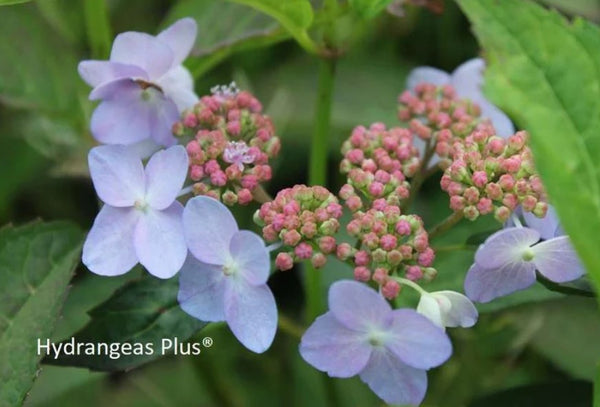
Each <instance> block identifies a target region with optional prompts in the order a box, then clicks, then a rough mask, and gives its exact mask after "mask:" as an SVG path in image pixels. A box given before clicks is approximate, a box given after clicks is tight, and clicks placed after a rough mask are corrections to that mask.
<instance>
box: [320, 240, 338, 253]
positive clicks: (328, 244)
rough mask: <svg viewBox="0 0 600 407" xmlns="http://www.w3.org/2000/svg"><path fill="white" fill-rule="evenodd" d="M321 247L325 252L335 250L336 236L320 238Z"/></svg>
mask: <svg viewBox="0 0 600 407" xmlns="http://www.w3.org/2000/svg"><path fill="white" fill-rule="evenodd" d="M319 249H320V250H321V251H322V252H323V253H325V254H329V253H332V252H334V251H335V249H336V245H335V238H334V237H333V236H324V237H322V238H320V239H319Z"/></svg>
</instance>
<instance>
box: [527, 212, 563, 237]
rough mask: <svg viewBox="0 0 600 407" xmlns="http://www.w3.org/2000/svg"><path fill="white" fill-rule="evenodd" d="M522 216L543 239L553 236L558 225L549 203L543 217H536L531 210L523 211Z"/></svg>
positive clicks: (558, 222) (556, 217) (556, 216)
mask: <svg viewBox="0 0 600 407" xmlns="http://www.w3.org/2000/svg"><path fill="white" fill-rule="evenodd" d="M523 218H524V219H525V224H526V225H527V226H528V227H530V228H532V229H535V230H537V231H538V232H539V233H540V237H541V238H542V239H544V240H548V239H552V238H553V237H555V236H556V230H557V229H558V227H559V225H560V221H559V220H558V215H557V213H556V210H555V209H554V207H552V206H551V205H548V211H547V212H546V216H544V217H543V218H538V217H537V216H535V215H534V214H533V213H531V212H524V213H523Z"/></svg>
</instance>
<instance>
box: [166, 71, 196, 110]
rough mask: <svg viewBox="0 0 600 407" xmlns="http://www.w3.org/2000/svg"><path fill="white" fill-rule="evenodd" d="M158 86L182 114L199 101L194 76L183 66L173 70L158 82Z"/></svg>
mask: <svg viewBox="0 0 600 407" xmlns="http://www.w3.org/2000/svg"><path fill="white" fill-rule="evenodd" d="M157 84H158V86H160V87H161V88H162V90H163V92H165V95H166V96H167V97H168V98H170V99H171V100H173V102H175V104H176V105H177V109H178V110H179V112H180V113H181V112H183V111H184V110H185V109H189V108H191V107H192V106H194V105H195V104H196V103H197V102H198V100H199V98H198V96H197V95H196V94H195V93H194V80H193V79H192V75H191V74H190V71H188V70H187V69H186V68H185V67H184V66H183V65H179V66H176V67H174V68H172V69H171V70H170V71H169V72H167V73H166V74H165V75H163V76H162V77H161V78H160V79H159V80H158V81H157Z"/></svg>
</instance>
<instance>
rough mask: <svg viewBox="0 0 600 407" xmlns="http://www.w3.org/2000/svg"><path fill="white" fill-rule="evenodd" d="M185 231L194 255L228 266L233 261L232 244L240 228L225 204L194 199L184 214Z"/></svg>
mask: <svg viewBox="0 0 600 407" xmlns="http://www.w3.org/2000/svg"><path fill="white" fill-rule="evenodd" d="M183 230H184V232H185V240H186V242H187V244H188V247H189V249H190V252H192V254H193V255H194V257H196V258H197V259H198V260H200V261H201V262H204V263H209V264H219V265H224V264H225V263H227V261H229V260H230V259H231V255H230V253H229V244H230V242H231V238H232V237H233V235H234V234H235V233H236V232H237V231H238V227H237V223H236V222H235V219H234V218H233V215H232V214H231V212H230V211H229V209H227V207H226V206H225V205H223V204H222V203H221V202H219V201H217V200H216V199H213V198H209V197H206V196H197V197H195V198H192V199H190V200H189V201H188V203H187V204H186V206H185V209H184V211H183Z"/></svg>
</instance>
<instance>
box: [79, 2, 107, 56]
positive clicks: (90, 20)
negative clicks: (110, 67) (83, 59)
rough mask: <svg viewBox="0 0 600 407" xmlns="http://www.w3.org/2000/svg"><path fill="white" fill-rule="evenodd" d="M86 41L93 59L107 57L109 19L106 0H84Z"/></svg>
mask: <svg viewBox="0 0 600 407" xmlns="http://www.w3.org/2000/svg"><path fill="white" fill-rule="evenodd" d="M84 6H85V9H84V10H85V21H86V29H87V37H88V42H89V44H90V48H91V49H92V57H93V58H94V59H108V56H109V54H110V48H111V38H112V35H111V33H110V20H109V18H108V9H107V5H106V0H85V2H84Z"/></svg>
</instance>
